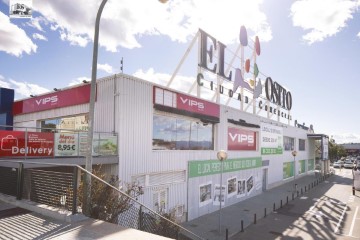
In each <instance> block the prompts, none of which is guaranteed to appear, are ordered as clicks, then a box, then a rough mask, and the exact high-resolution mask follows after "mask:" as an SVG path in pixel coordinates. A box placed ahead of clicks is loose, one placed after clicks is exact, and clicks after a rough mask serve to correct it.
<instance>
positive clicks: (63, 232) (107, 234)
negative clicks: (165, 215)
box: [0, 195, 169, 240]
mask: <svg viewBox="0 0 360 240" xmlns="http://www.w3.org/2000/svg"><path fill="white" fill-rule="evenodd" d="M2 200H4V201H2ZM26 204H27V203H26V202H22V201H16V200H11V199H10V202H9V196H6V197H4V195H1V196H0V239H13V240H24V239H25V240H27V239H28V240H31V239H38V240H40V239H58V240H73V239H79V240H92V239H103V240H112V239H116V240H129V239H131V240H144V239H146V240H166V239H169V238H165V237H162V236H158V235H155V234H150V233H147V232H142V231H139V230H136V229H132V228H124V227H121V226H119V225H116V224H111V223H107V222H104V221H101V220H95V219H92V218H84V217H83V218H77V220H78V219H81V221H77V222H66V221H64V220H63V219H61V220H60V219H54V218H52V217H46V216H44V215H41V214H39V213H35V212H32V211H31V210H26V209H24V208H26ZM19 205H20V206H19ZM17 206H18V207H17Z"/></svg>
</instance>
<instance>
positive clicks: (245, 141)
mask: <svg viewBox="0 0 360 240" xmlns="http://www.w3.org/2000/svg"><path fill="white" fill-rule="evenodd" d="M228 150H251V151H256V132H254V131H250V130H245V129H239V128H233V127H229V128H228Z"/></svg>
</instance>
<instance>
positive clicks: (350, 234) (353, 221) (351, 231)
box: [349, 207, 359, 236]
mask: <svg viewBox="0 0 360 240" xmlns="http://www.w3.org/2000/svg"><path fill="white" fill-rule="evenodd" d="M358 210H359V207H356V210H355V215H354V217H353V220H352V222H351V227H350V232H349V236H352V233H353V230H354V225H355V219H356V216H357V213H358Z"/></svg>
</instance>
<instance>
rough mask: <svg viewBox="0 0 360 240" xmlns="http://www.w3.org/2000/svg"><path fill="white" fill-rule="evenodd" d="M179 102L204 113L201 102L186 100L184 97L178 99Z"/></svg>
mask: <svg viewBox="0 0 360 240" xmlns="http://www.w3.org/2000/svg"><path fill="white" fill-rule="evenodd" d="M180 100H181V102H182V103H183V104H185V105H188V106H189V107H196V108H197V109H198V110H200V111H204V109H205V105H204V103H202V102H199V101H196V100H192V99H188V98H185V97H180Z"/></svg>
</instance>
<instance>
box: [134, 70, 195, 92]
mask: <svg viewBox="0 0 360 240" xmlns="http://www.w3.org/2000/svg"><path fill="white" fill-rule="evenodd" d="M133 75H134V76H135V77H138V78H141V79H144V80H146V81H149V82H152V83H156V84H159V85H162V86H166V85H167V84H168V82H169V81H170V78H171V75H170V74H167V73H156V72H155V71H154V69H153V68H149V69H148V70H146V71H144V70H142V69H138V70H137V71H136V72H135V73H134V74H133ZM195 80H196V79H195V78H194V77H186V76H180V75H177V76H176V78H174V80H173V82H172V83H171V85H170V87H171V88H172V89H176V90H177V91H181V92H188V91H189V89H190V88H191V85H192V84H193V83H194V81H195Z"/></svg>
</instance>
